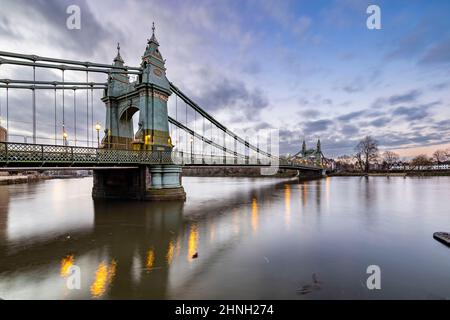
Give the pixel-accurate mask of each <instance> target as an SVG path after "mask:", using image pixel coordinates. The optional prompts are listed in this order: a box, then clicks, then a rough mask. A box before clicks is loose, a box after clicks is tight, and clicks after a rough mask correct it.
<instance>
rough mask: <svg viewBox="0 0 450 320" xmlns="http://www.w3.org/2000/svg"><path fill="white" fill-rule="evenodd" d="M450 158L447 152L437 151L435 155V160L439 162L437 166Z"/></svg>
mask: <svg viewBox="0 0 450 320" xmlns="http://www.w3.org/2000/svg"><path fill="white" fill-rule="evenodd" d="M448 158H449V155H448V154H447V152H446V150H436V151H435V152H434V153H433V159H434V160H435V161H436V162H437V164H441V163H442V162H444V161H446V160H447V159H448Z"/></svg>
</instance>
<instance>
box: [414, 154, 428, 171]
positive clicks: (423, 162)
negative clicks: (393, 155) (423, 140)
mask: <svg viewBox="0 0 450 320" xmlns="http://www.w3.org/2000/svg"><path fill="white" fill-rule="evenodd" d="M431 164H432V161H431V159H430V158H428V157H427V156H426V155H425V154H419V155H418V156H416V157H415V158H413V159H412V160H411V163H410V165H411V166H412V167H415V168H417V169H420V167H424V166H429V165H431Z"/></svg>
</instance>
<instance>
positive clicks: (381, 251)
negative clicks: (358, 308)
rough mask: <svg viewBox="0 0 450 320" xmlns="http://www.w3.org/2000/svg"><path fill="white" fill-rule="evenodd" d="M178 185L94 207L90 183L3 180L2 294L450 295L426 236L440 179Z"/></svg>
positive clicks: (443, 256) (440, 254)
mask: <svg viewBox="0 0 450 320" xmlns="http://www.w3.org/2000/svg"><path fill="white" fill-rule="evenodd" d="M183 184H184V187H185V190H186V192H187V196H188V198H187V201H186V202H184V203H183V202H171V203H143V202H126V201H123V202H122V201H112V202H111V201H110V202H104V201H95V202H94V201H93V200H92V199H91V188H92V179H91V178H83V179H68V180H49V181H43V182H38V183H33V184H21V185H11V186H0V298H3V299H91V298H92V299H184V298H186V299H221V298H224V299H377V298H381V299H391V298H399V299H405V298H412V299H449V298H450V248H447V247H446V246H444V245H442V244H441V243H439V242H437V241H435V240H434V239H433V237H432V234H433V232H435V231H450V208H449V196H450V178H449V177H432V178H403V177H394V178H393V177H391V178H386V177H370V178H368V179H367V178H360V177H333V178H326V179H322V180H315V181H308V182H300V183H299V182H297V181H295V180H294V181H292V180H289V181H288V180H280V179H276V178H267V179H266V178H264V179H263V178H253V179H252V178H197V177H186V178H184V179H183ZM370 265H376V266H378V267H379V270H380V273H379V275H380V277H379V278H377V280H378V279H379V283H380V285H381V289H379V290H377V289H374V290H369V289H368V287H367V283H366V282H367V278H368V277H369V276H370V274H368V273H367V268H368V266H370ZM377 275H378V273H377ZM78 279H79V284H80V289H77V288H76V287H77V280H78ZM371 283H373V282H371ZM68 284H69V285H68ZM74 286H75V288H74ZM70 288H71V289H70Z"/></svg>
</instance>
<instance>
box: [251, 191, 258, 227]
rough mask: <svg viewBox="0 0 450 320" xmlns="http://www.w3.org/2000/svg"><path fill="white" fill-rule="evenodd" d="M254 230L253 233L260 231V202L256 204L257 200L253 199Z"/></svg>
mask: <svg viewBox="0 0 450 320" xmlns="http://www.w3.org/2000/svg"><path fill="white" fill-rule="evenodd" d="M252 230H253V232H256V231H257V230H258V202H256V198H253V199H252Z"/></svg>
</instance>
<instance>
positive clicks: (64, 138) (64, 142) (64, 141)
mask: <svg viewBox="0 0 450 320" xmlns="http://www.w3.org/2000/svg"><path fill="white" fill-rule="evenodd" d="M68 137H69V135H68V134H67V132H66V131H64V132H63V145H65V146H67V138H68Z"/></svg>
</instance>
